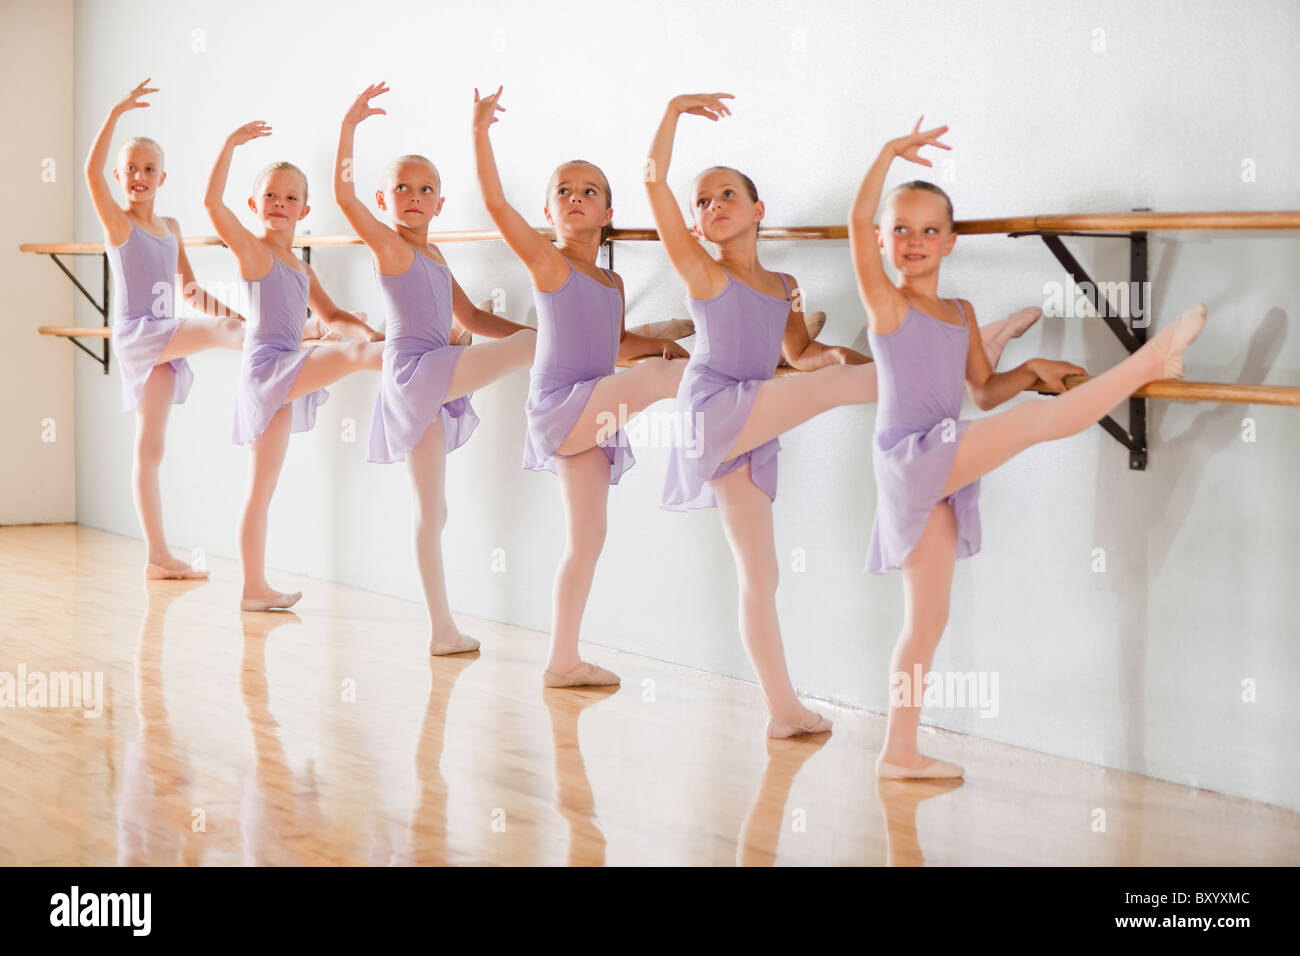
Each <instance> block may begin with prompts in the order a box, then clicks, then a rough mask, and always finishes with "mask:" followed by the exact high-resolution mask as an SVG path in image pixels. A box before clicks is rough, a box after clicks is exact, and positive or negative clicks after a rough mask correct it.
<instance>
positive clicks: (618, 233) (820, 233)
mask: <svg viewBox="0 0 1300 956" xmlns="http://www.w3.org/2000/svg"><path fill="white" fill-rule="evenodd" d="M1232 229H1242V230H1255V229H1263V230H1286V229H1300V210H1294V211H1282V212H1140V213H1133V212H1124V213H1083V214H1078V215H1048V216H1016V217H1010V218H1003V219H963V220H961V221H959V222H958V223H957V224H956V231H957V232H958V234H960V235H967V236H973V235H1024V234H1027V233H1045V234H1053V233H1089V232H1097V233H1106V232H1133V231H1143V232H1167V231H1180V230H1184V231H1185V230H1197V231H1217V230H1232ZM537 231H538V232H540V233H541V234H542V235H544V236H547V237H548V238H554V236H555V231H554V230H553V229H549V228H545V229H538V230H537ZM758 237H759V238H760V239H770V240H802V239H830V240H835V239H847V238H848V237H849V227H848V226H770V227H766V228H762V229H760V230H759V232H758ZM500 238H501V234H500V233H499V232H497V231H496V230H493V229H466V230H456V231H450V232H431V233H429V241H430V242H488V241H492V240H496V239H500ZM658 239H659V233H658V232H657V231H656V230H654V229H645V228H634V229H613V230H611V231H610V233H609V236H608V240H609V241H610V242H657V241H658ZM183 241H184V243H185V245H187V246H221V245H224V243H223V242H222V241H221V240H220V239H219V238H217V237H216V236H185V237H183ZM360 244H361V240H360V239H359V238H357V237H356V236H352V235H329V236H312V235H302V236H297V237H295V239H294V245H295V246H298V247H300V248H313V247H319V246H356V245H360ZM18 248H19V250H20V251H22V252H35V253H41V254H46V255H48V254H50V253H64V254H69V255H92V254H98V253H102V252H103V251H104V244H103V243H102V242H53V243H40V242H29V243H24V244H23V245H21V246H19V247H18Z"/></svg>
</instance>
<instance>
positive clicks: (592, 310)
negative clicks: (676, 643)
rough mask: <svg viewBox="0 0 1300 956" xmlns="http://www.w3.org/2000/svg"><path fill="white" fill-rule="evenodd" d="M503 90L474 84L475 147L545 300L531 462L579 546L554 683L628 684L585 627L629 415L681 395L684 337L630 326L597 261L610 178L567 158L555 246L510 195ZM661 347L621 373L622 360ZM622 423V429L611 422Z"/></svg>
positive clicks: (628, 458)
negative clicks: (497, 145)
mask: <svg viewBox="0 0 1300 956" xmlns="http://www.w3.org/2000/svg"><path fill="white" fill-rule="evenodd" d="M500 97H501V90H500V89H498V90H497V91H496V92H495V93H493V94H492V95H490V96H487V97H484V98H482V99H480V98H479V95H478V91H477V90H475V91H474V100H475V107H474V151H475V156H476V157H477V161H478V178H479V186H480V187H481V188H482V190H483V201H484V203H485V204H486V205H487V209H488V213H489V214H490V215H491V216H492V221H493V222H495V223H496V225H497V228H498V229H500V230H501V234H502V236H503V237H504V238H505V240H506V243H507V244H508V245H509V246H510V249H511V251H513V252H514V254H515V255H516V256H518V257H519V258H520V259H521V260H522V261H523V263H524V265H525V266H526V267H527V269H528V272H529V275H530V276H531V277H532V281H533V289H534V293H535V296H536V299H537V325H538V340H537V356H536V359H535V360H534V364H533V370H532V374H531V376H530V387H529V390H528V403H527V407H526V417H527V420H528V434H527V437H526V439H525V444H524V467H525V468H530V469H533V470H543V469H544V470H548V471H553V472H555V473H556V474H557V475H558V476H559V478H560V485H561V490H562V492H563V495H564V505H565V518H566V528H567V531H568V544H567V547H566V549H565V553H564V558H563V560H562V561H561V562H560V567H559V569H558V570H557V572H556V575H555V594H554V608H553V612H552V626H551V648H550V655H549V657H548V659H547V664H546V671H545V673H544V674H543V675H542V680H543V683H544V684H545V685H546V686H547V687H574V686H586V685H593V684H617V683H618V680H619V679H618V677H617V676H616V675H614V674H612V673H610V672H609V671H608V670H605V669H604V668H602V667H596V666H595V665H593V664H589V663H586V662H584V661H583V660H582V659H581V658H580V657H579V656H578V630H579V626H580V624H581V621H582V612H583V608H584V607H585V605H586V603H587V595H588V594H589V593H590V591H591V581H592V577H593V575H594V574H595V570H596V560H597V558H599V556H600V551H601V548H602V546H603V545H604V541H605V513H606V503H607V500H608V495H609V486H610V485H611V484H614V483H616V482H617V481H618V479H619V477H620V476H621V475H622V473H623V472H624V471H625V470H626V469H627V468H629V467H631V465H632V463H633V458H632V453H631V449H630V448H628V445H627V439H626V437H625V435H624V433H623V430H622V427H621V423H622V422H624V421H626V420H627V418H628V417H630V416H631V415H635V414H636V413H637V412H639V411H640V410H641V409H643V408H645V407H646V406H647V405H649V404H650V403H652V402H654V401H657V400H659V399H661V398H667V397H668V396H670V395H672V394H673V393H674V392H675V391H676V389H677V384H678V381H679V380H680V377H681V372H682V367H683V365H684V364H685V363H684V362H681V361H673V359H675V358H685V357H687V356H686V352H685V351H684V350H683V349H682V348H681V347H680V346H678V345H677V343H675V342H672V341H670V340H665V339H656V338H649V337H646V336H641V335H637V334H635V333H631V332H627V331H625V329H624V324H623V311H624V304H623V283H622V280H620V279H619V277H618V276H617V275H616V274H615V273H613V272H611V271H609V270H608V269H598V268H597V267H596V253H597V251H598V249H599V248H600V242H601V238H602V235H603V233H604V230H605V228H606V227H607V226H608V225H609V222H610V219H611V217H612V216H613V210H612V209H611V208H610V189H609V182H608V180H606V179H605V175H604V174H603V173H602V172H601V171H600V170H599V169H598V168H596V167H595V166H593V165H591V164H590V163H587V162H581V161H579V162H571V163H566V164H565V165H563V166H561V167H559V168H558V169H557V170H556V171H555V172H554V174H552V176H551V182H550V185H549V187H548V188H547V197H546V218H547V221H548V222H550V223H551V224H552V225H553V226H554V227H555V236H556V239H555V243H554V244H552V243H551V241H550V240H548V239H546V238H545V237H543V236H542V235H541V234H540V233H538V232H537V230H536V229H534V228H533V227H532V226H530V225H529V224H528V222H527V221H526V220H525V219H524V218H523V217H522V216H521V215H519V213H518V212H517V211H515V209H514V208H513V207H511V206H510V204H509V203H508V202H506V198H505V193H504V192H503V191H502V188H501V179H500V176H499V175H498V173H497V168H496V160H495V158H494V157H493V155H492V144H491V141H490V139H489V137H488V127H489V126H491V125H492V124H493V123H495V122H496V113H498V112H501V111H504V109H505V108H504V107H503V106H501V105H499V100H500ZM645 355H652V356H656V357H655V358H651V359H648V360H646V361H645V362H642V363H641V364H639V365H638V366H636V367H635V368H632V369H629V370H627V371H624V372H620V373H618V374H617V375H616V374H614V363H615V360H616V359H628V358H634V357H637V356H645ZM611 417H613V418H614V419H615V420H616V421H618V422H619V423H620V426H619V427H618V428H617V429H611V427H610V424H611V423H610V419H611Z"/></svg>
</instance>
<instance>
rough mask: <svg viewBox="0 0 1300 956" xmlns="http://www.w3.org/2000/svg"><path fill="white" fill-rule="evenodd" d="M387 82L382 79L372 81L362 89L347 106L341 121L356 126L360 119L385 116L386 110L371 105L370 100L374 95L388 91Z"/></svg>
mask: <svg viewBox="0 0 1300 956" xmlns="http://www.w3.org/2000/svg"><path fill="white" fill-rule="evenodd" d="M388 89H389V88H388V84H387V83H385V82H384V81H383V80H380V81H379V82H378V83H372V84H371V85H370V86H367V87H366V88H365V90H363V91H362V93H361V95H360V96H358V97H357V98H356V99H355V100H353V101H352V105H351V106H350V107H348V111H347V113H345V114H344V116H343V122H344V123H348V124H350V125H352V126H356V125H357V124H358V123H360V122H361V121H362V120H364V119H366V118H367V117H370V116H387V115H388V111H387V110H382V109H379V107H377V106H371V105H370V101H371V100H372V99H374V98H375V97H376V96H379V95H381V94H383V93H387V92H388Z"/></svg>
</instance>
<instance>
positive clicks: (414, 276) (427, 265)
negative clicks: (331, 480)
mask: <svg viewBox="0 0 1300 956" xmlns="http://www.w3.org/2000/svg"><path fill="white" fill-rule="evenodd" d="M375 282H376V283H378V285H379V294H380V295H381V296H382V297H383V299H384V306H385V308H386V309H387V310H388V325H387V326H386V327H385V332H384V369H383V372H382V374H381V375H380V379H379V397H378V399H376V401H375V414H374V417H373V418H372V420H371V423H370V453H369V455H367V459H368V460H369V461H374V462H380V463H387V462H392V461H401V460H402V459H404V458H405V457H406V453H407V452H409V451H410V450H411V449H412V448H414V447H415V446H416V445H418V444H419V443H420V439H421V438H423V437H424V433H425V431H426V430H427V429H428V427H429V426H430V425H431V424H433V420H434V419H435V418H436V417H437V416H438V414H439V412H441V413H442V425H443V430H444V432H445V436H446V446H447V451H451V450H452V449H453V448H459V447H460V446H461V445H463V444H464V443H465V441H466V440H467V439H468V438H469V436H470V435H471V434H472V433H473V431H474V428H475V427H476V426H477V425H478V416H477V415H475V414H474V409H473V407H471V405H470V403H469V399H470V396H468V395H464V396H461V397H460V398H457V399H455V400H454V401H450V402H444V401H443V400H444V399H445V398H446V397H447V389H448V387H449V386H450V385H451V376H452V373H453V372H454V371H455V370H456V362H457V360H458V359H459V358H460V357H461V356H462V355H464V354H465V349H464V348H463V347H459V346H454V345H448V344H447V339H448V336H449V335H450V333H451V270H450V269H448V268H447V267H446V266H444V265H443V264H442V263H439V262H434V261H433V260H432V259H430V258H429V257H428V256H426V255H422V254H420V253H418V252H417V253H415V261H414V262H412V263H411V267H410V268H409V269H407V270H406V271H405V272H403V273H402V274H401V275H396V276H386V275H383V274H382V273H380V272H379V270H378V269H376V270H375Z"/></svg>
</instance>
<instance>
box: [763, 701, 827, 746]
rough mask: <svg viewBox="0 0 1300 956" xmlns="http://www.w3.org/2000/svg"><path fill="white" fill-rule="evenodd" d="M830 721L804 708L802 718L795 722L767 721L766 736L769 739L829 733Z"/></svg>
mask: <svg viewBox="0 0 1300 956" xmlns="http://www.w3.org/2000/svg"><path fill="white" fill-rule="evenodd" d="M830 732H831V721H830V718H828V717H823V716H822V715H821V714H819V713H817V712H816V711H814V710H808V709H807V708H804V716H803V720H801V721H800V722H799V723H797V724H783V723H780V722H779V721H775V720H769V721H768V722H767V736H768V737H769V738H771V739H778V738H782V737H802V736H804V735H805V734H829V733H830Z"/></svg>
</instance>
